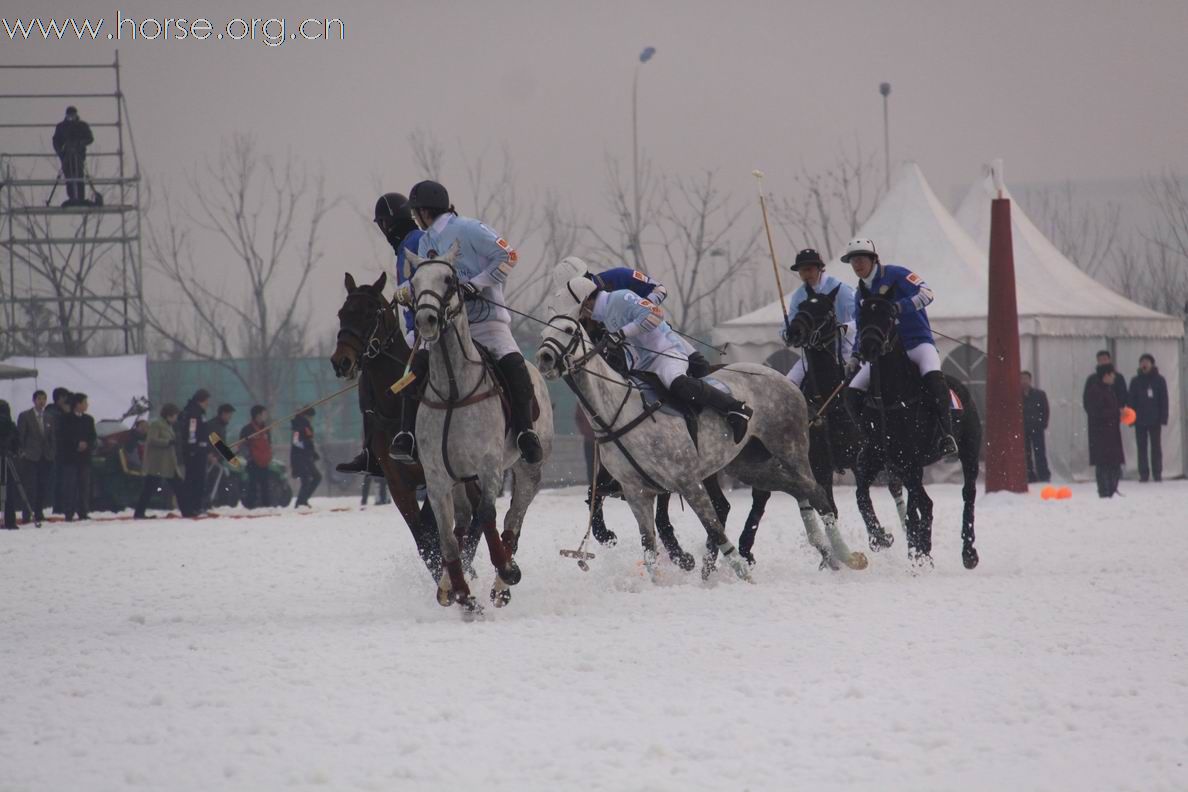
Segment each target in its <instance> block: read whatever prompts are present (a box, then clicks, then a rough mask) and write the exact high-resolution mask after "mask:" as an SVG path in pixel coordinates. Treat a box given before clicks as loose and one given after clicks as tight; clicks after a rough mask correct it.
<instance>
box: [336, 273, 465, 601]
mask: <svg viewBox="0 0 1188 792" xmlns="http://www.w3.org/2000/svg"><path fill="white" fill-rule="evenodd" d="M387 281H388V276H387V274H383V275H380V277H379V280H377V281H376V282H375V283H372V284H363V285H362V286H360V285H357V284H356V283H355V279H354V277H353V276H352V275H351V274H350V273H349V272H348V273H347V274H346V279H345V284H346V291H347V297H346V301H345V302H344V303H343V305H342V308H340V309H339V311H338V342H337V345H336V346H335V349H334V354H333V355H331V356H330V363H331V365H332V366H333V367H334V373H335V375H337V376H338V377H339V378H354V377H356V376H357V377H359V406H360V408H361V409H362V411H363V414H364V424H365V426H366V428H367V431H366V435H367V445H368V450H369V452H370V453H371V456H372V458H373V459H375V460H377V461H378V462H379V466H380V468H381V469H382V470H383V472H384V479H385V480H386V481H387V484H388V491H389V492H391V493H392V502H393V503H395V504H396V508H397V509H399V510H400V514H401V515H402V516H403V517H404V521H405V523H407V524H408V528H409V530H410V531H411V532H412V536H413V541H414V542H416V545H417V553H418V555H420V557H421V560H422V561H423V562H424V563H425V567H426V568H427V569H428V570H429V574H431V575H433V581H434V582H435V583H436V582H437V581H439V580H440V579H441V573H442V562H441V545H440V542H439V540H438V536H437V520H436V518H435V517H434V514H433V510H432V509H431V508H430V506H429V501H428V500H426V501H425V505H424V507H419V506H418V504H417V487H419V486H424V484H425V474H424V471H423V470H422V469H421V466H420V465H419V464H412V465H406V464H401V463H399V462H396V461H394V460H393V459H392V458H391V457H389V456H388V447H389V445H390V443H391V441H392V436H393V435H394V434H395V432H396V430H397V429H398V427H399V424H400V414H401V410H402V409H404V400H405V399H406V398H409V396H408V395H406V394H399V395H398V394H393V393H392V392H391V390H390V389H389V386H390V385H391V384H392V383H393V382H395V381H396V380H398V379H400V377H401V376H403V375H404V372H405V368H406V366H407V363H408V357H409V354H410V351H409V348H408V344H407V343H405V340H404V332H403V330H402V328H401V324H400V316H399V312H398V310H397V306H396V304H395V303H393V302H390V301H389V300H388V299H387V297H385V296H384V285H385V284H386V283H387ZM460 538H462V544H463V547H464V555H463V557H464V559H465V561H466V565H467V566H469V564H470V559H472V558H473V557H474V551H475V549H477V547H478V540H479V534H478V533H476V529H475V526H474V525H470V531H469V535H467V536H466V537H464V538H463V537H460Z"/></svg>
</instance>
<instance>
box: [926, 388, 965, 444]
mask: <svg viewBox="0 0 1188 792" xmlns="http://www.w3.org/2000/svg"><path fill="white" fill-rule="evenodd" d="M924 387H925V388H927V389H928V394H929V395H930V396H931V397H932V406H933V409H934V410H935V411H936V416H937V418H938V419H939V420H940V425H941V438H940V444H939V446H938V450H939V451H940V453H941V456H943V457H945V458H946V459H952V458H953V457H955V456H957V441H956V440H955V439H954V438H953V413H952V406H951V405H950V403H949V399H950V397H949V383H948V382H946V381H945V375H944V373H943V372H940V371H930V372H928V373H927V374H925V375H924Z"/></svg>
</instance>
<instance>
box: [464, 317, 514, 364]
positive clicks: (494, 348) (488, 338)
mask: <svg viewBox="0 0 1188 792" xmlns="http://www.w3.org/2000/svg"><path fill="white" fill-rule="evenodd" d="M470 337H471V338H473V339H474V340H475V342H476V343H479V344H482V345H483V346H485V347H486V348H487V350H488V351H489V352H490V353H491V354H492V355H494V356H495V358H496V359H497V360H498V359H500V358H502V357H503V356H504V355H510V354H511V353H513V352H516V353H518V352H519V351H520V347H519V346H518V345H517V344H516V339H514V338H512V332H511V326H510V325H507V324H505V323H503V322H498V321H490V322H475V323H474V324H472V325H471V326H470Z"/></svg>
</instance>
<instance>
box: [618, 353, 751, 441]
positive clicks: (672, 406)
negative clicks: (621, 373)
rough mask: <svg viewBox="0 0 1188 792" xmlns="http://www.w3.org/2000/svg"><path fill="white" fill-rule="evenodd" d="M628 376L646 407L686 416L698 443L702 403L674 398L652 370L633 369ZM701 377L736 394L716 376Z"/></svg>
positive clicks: (691, 432) (727, 393)
mask: <svg viewBox="0 0 1188 792" xmlns="http://www.w3.org/2000/svg"><path fill="white" fill-rule="evenodd" d="M627 377H628V379H629V380H630V382H631V384H632V385H633V386H635V388H636V389H638V390H639V396H640V399H641V400H642V401H643V404H644V408H645V409H649V410H653V409H654V410H657V411H658V412H660V413H663V414H664V415H671V416H675V417H678V418H684V419H685V428H686V429H687V430H688V431H689V437H690V438H692V440H693V445H694V446H696V445H697V418H698V417H699V416H700V415H701V412H702V410H703V409H704V408H703V407H701V406H700V405H688V404H685V403H684V402H682V401H679V400H677V399H675V398H673V397H672V394H670V393H669V392H668V389H667V388H665V387H664V383H662V382H661V381H660V377H658V376H656V375H655V374H654V373H652V372H650V371H640V370H638V369H632V370H631V371H629V372H628V373H627ZM699 379H700V380H701V381H702V382H704V383H705V384H707V385H709V386H711V387H713V388H717V389H718V390H720V391H722V392H723V393H725V394H726V395H728V396H734V393H733V392H732V391H731V390H730V387H729V386H728V385H727V384H726V383H724V382H722V381H721V380H719V379H717V378H716V377H712V376H706V377H700V378H699Z"/></svg>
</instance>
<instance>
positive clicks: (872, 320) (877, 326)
mask: <svg viewBox="0 0 1188 792" xmlns="http://www.w3.org/2000/svg"><path fill="white" fill-rule="evenodd" d="M858 288H859V293H860V294H861V295H862V307H861V308H860V309H859V311H858V326H859V327H860V328H861V329H860V330H859V331H858V339H857V346H858V356H859V357H860V358H862V359H863V360H867V361H871V362H873V361H875V360H877V359H878V358H881V357H883V356H884V355H886V354H888V353H890V352H891V350H892V349H894V348H895V343H896V341H898V340H899V331H898V325H897V324H896V321H895V308H894V303H893V296H892V295H891V294H890V293H887V292H883V293H880V294H875V293H874V292H871V291H869V290H868V289H867V288H866V284H864V283H862V284H859V287H858Z"/></svg>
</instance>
